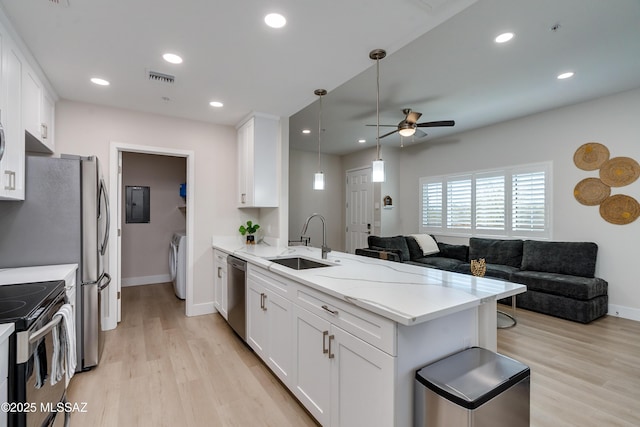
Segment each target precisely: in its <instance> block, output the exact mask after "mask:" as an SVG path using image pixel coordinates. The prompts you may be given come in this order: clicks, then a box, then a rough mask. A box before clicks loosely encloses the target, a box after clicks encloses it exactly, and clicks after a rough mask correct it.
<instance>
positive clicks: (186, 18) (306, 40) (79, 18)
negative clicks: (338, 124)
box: [0, 0, 475, 125]
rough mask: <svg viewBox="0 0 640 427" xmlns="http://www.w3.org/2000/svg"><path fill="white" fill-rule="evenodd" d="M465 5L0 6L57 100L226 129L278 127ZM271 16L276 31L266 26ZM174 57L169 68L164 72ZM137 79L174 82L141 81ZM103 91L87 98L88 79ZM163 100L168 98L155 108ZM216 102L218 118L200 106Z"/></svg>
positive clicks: (70, 1)
mask: <svg viewBox="0 0 640 427" xmlns="http://www.w3.org/2000/svg"><path fill="white" fill-rule="evenodd" d="M474 1H475V0H449V1H447V0H376V1H375V2H373V3H372V2H371V1H367V0H341V1H310V0H274V1H264V0H242V1H216V0H178V1H175V0H172V1H169V0H109V1H107V0H1V1H0V5H1V6H2V7H3V9H4V10H5V13H6V14H7V15H8V17H9V19H10V21H11V22H12V24H13V26H14V27H15V29H16V30H17V32H18V34H19V35H20V36H21V37H22V39H23V40H24V42H25V44H26V45H27V47H28V48H29V50H30V51H31V52H32V54H33V55H34V57H35V58H36V59H37V61H38V62H39V64H40V66H41V67H42V69H43V70H44V73H45V74H46V76H47V77H48V79H49V81H50V82H51V84H52V86H53V88H54V89H55V91H56V92H57V93H58V95H59V96H60V97H61V98H63V99H69V100H75V101H84V102H90V103H96V104H103V105H109V106H114V107H121V108H127V109H133V110H140V111H147V112H153V113H160V114H166V115H169V116H177V117H185V118H190V119H194V120H201V121H206V122H211V123H217V124H225V125H236V124H238V121H240V120H241V119H242V118H243V117H244V116H246V115H247V114H249V113H250V112H251V111H258V112H263V113H270V114H275V115H279V116H285V117H288V116H290V115H291V114H293V113H295V112H296V111H298V110H299V109H301V108H302V107H304V106H306V105H308V104H309V103H310V102H312V101H313V100H314V99H315V96H314V95H313V90H314V89H315V88H316V87H318V86H322V87H324V88H326V89H329V90H331V89H333V88H335V87H337V86H338V85H340V84H342V83H344V82H345V81H346V80H348V79H350V78H351V77H353V76H354V75H356V74H358V73H359V72H361V71H362V70H363V69H365V68H366V67H368V66H369V65H370V64H369V60H368V58H367V52H369V51H370V50H371V49H374V48H377V47H383V48H386V49H388V50H390V51H394V50H397V49H398V48H399V47H401V46H403V45H405V44H406V43H407V42H408V41H411V40H413V39H415V38H416V37H417V36H419V35H420V34H422V33H424V32H426V31H428V30H429V29H430V28H433V27H434V26H436V25H437V24H439V23H440V22H442V21H444V20H445V19H447V18H448V17H450V16H451V15H453V14H454V13H456V12H457V11H459V10H461V9H462V8H464V7H466V6H467V5H469V4H471V3H473V2H474ZM269 12H279V13H282V14H283V15H285V17H286V18H287V21H288V23H287V25H286V26H285V27H284V28H282V29H279V30H275V29H272V28H269V27H267V26H266V25H265V24H264V21H263V18H264V16H265V15H266V14H267V13H269ZM165 52H173V53H176V54H179V55H180V56H182V58H183V59H184V62H183V63H182V64H180V65H172V64H169V63H166V62H165V61H164V60H163V59H162V54H163V53H165ZM148 70H153V71H159V72H162V73H166V74H171V75H174V76H175V77H176V79H175V83H174V84H173V85H167V84H161V83H158V82H152V81H149V80H148V78H147V74H146V72H147V71H148ZM93 76H99V77H102V78H104V79H107V80H109V81H110V82H111V85H110V86H109V87H106V88H105V87H98V86H95V85H93V84H91V83H90V82H89V78H90V77H93ZM163 97H168V98H170V101H168V102H167V101H164V100H163ZM211 100H219V101H222V102H223V103H224V104H225V106H224V108H222V109H214V108H212V107H210V106H209V105H208V103H209V101H211Z"/></svg>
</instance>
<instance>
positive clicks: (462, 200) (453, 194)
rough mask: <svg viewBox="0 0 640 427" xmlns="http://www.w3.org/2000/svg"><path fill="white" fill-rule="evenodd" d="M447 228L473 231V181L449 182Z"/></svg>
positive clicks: (467, 179) (458, 180)
mask: <svg viewBox="0 0 640 427" xmlns="http://www.w3.org/2000/svg"><path fill="white" fill-rule="evenodd" d="M447 228H450V229H471V179H470V178H466V179H456V180H451V181H447Z"/></svg>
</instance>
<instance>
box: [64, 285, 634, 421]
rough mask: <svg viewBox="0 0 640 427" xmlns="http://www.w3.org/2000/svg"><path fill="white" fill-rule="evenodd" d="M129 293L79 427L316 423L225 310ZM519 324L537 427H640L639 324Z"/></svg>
mask: <svg viewBox="0 0 640 427" xmlns="http://www.w3.org/2000/svg"><path fill="white" fill-rule="evenodd" d="M122 298H123V304H122V306H123V311H122V322H121V323H120V325H119V326H118V328H117V329H116V330H114V331H109V332H107V333H106V348H105V352H104V354H103V358H102V360H101V363H100V365H99V366H98V367H97V368H96V369H94V370H92V371H89V372H85V373H82V374H77V375H76V376H75V377H74V378H73V380H72V382H71V385H70V388H69V392H68V400H69V402H77V403H80V402H87V408H86V409H87V412H86V413H76V414H73V415H72V423H71V425H72V427H84V426H95V427H102V426H118V427H128V426H172V427H173V426H195V427H204V426H240V427H245V426H251V427H253V426H277V427H280V426H295V427H298V426H315V425H316V424H315V422H314V420H313V419H312V418H311V417H310V416H309V415H308V414H307V413H306V412H305V411H304V410H303V409H302V407H301V406H300V405H299V404H298V403H297V401H296V400H295V399H294V398H293V397H292V396H291V395H290V394H289V393H288V392H287V391H286V390H285V389H284V387H283V386H282V385H281V384H280V383H279V382H278V381H277V380H276V379H275V377H274V376H273V375H271V373H270V372H269V370H268V369H267V368H266V367H265V366H264V365H263V364H262V362H260V361H259V360H258V358H257V357H256V356H255V355H254V354H253V353H252V352H251V350H250V349H249V348H248V347H247V346H245V345H244V344H243V343H241V341H240V340H239V338H237V336H235V335H234V333H233V332H232V331H231V329H230V328H229V327H228V325H227V324H226V322H224V320H223V319H222V318H221V317H220V316H219V315H217V314H212V315H206V316H198V317H192V318H187V317H185V316H184V302H181V301H179V300H178V299H177V298H176V297H175V296H174V295H173V291H172V288H171V284H160V285H148V286H138V287H129V288H123V297H122ZM505 311H506V310H505ZM517 317H518V325H517V326H516V327H515V328H511V329H502V330H499V331H498V351H499V352H500V353H503V354H506V355H508V356H511V357H513V358H515V359H517V360H519V361H521V362H522V363H525V364H527V365H529V366H530V367H531V371H532V376H531V426H532V427H547V426H548V427H560V426H581V427H590V426H593V427H605V426H606V427H608V426H640V405H639V402H640V339H639V337H640V322H633V321H629V320H625V319H618V318H613V317H605V318H603V319H600V320H597V321H595V322H593V323H591V324H589V325H582V324H579V323H574V322H569V321H564V320H561V319H556V318H553V317H549V316H544V315H541V314H537V313H533V312H528V311H525V310H518V313H517ZM354 427H360V426H354Z"/></svg>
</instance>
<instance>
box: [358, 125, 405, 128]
mask: <svg viewBox="0 0 640 427" xmlns="http://www.w3.org/2000/svg"><path fill="white" fill-rule="evenodd" d="M365 126H377V125H365ZM380 127H385V128H395V127H398V125H380Z"/></svg>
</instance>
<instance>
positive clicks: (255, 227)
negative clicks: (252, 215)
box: [238, 221, 260, 236]
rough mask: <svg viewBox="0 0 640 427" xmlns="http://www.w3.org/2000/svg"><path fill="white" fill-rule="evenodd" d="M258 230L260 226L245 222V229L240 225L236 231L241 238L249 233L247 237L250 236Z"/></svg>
mask: <svg viewBox="0 0 640 427" xmlns="http://www.w3.org/2000/svg"><path fill="white" fill-rule="evenodd" d="M258 228H260V225H258V224H254V223H253V222H251V221H247V226H246V227H245V226H244V225H241V226H240V228H239V229H238V231H239V232H240V234H242V235H243V236H244V235H245V234H247V233H249V235H251V234H253V233H255V232H256V231H258Z"/></svg>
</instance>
